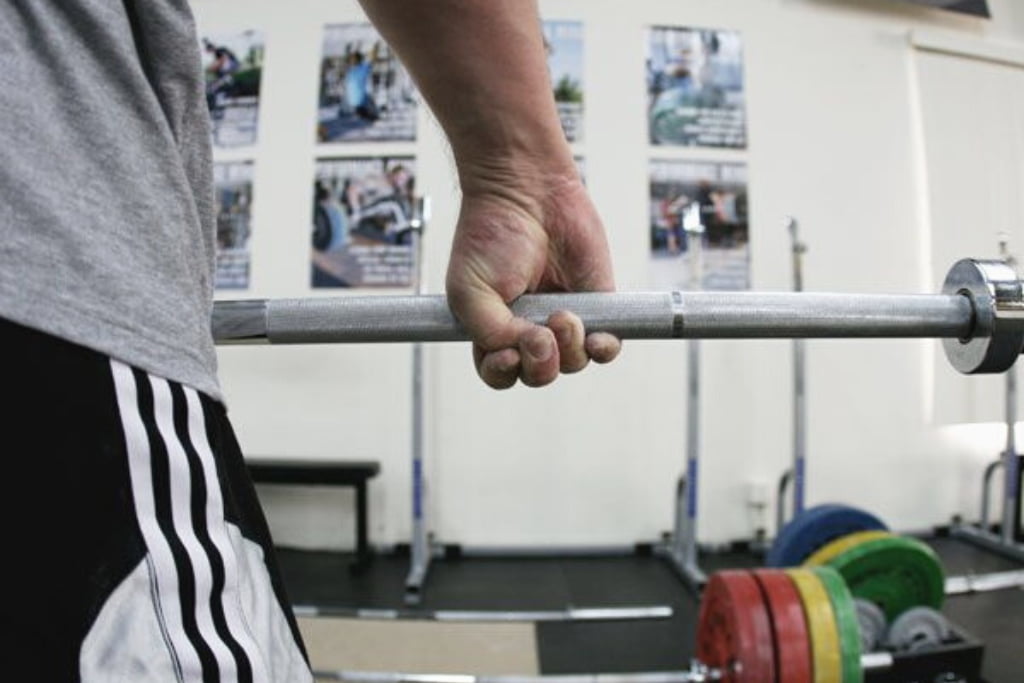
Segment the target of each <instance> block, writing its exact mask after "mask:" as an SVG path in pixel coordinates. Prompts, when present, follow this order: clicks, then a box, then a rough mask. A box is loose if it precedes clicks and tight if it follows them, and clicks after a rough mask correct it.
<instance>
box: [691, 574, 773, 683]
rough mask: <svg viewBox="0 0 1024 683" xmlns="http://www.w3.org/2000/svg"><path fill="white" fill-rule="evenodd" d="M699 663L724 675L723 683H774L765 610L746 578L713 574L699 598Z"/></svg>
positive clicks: (754, 586)
mask: <svg viewBox="0 0 1024 683" xmlns="http://www.w3.org/2000/svg"><path fill="white" fill-rule="evenodd" d="M696 655H697V659H698V660H699V661H700V662H701V663H703V664H705V665H706V666H709V667H711V668H719V669H721V670H722V679H721V680H723V681H726V682H727V683H740V681H764V682H765V683H770V682H771V681H775V680H776V678H775V653H774V648H773V646H772V627H771V622H770V621H769V618H768V608H767V607H766V606H765V602H764V598H763V597H761V588H760V587H759V585H758V583H757V581H756V580H755V579H754V577H753V575H751V574H750V572H747V571H743V570H738V569H737V570H732V569H730V570H724V571H719V572H715V573H714V574H712V575H711V576H710V577H709V578H708V581H707V583H706V584H705V585H704V590H703V591H702V592H701V601H700V615H699V617H698V625H697V652H696Z"/></svg>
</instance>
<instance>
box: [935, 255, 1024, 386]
mask: <svg viewBox="0 0 1024 683" xmlns="http://www.w3.org/2000/svg"><path fill="white" fill-rule="evenodd" d="M942 293H943V294H954V295H955V294H959V295H961V296H965V297H967V298H968V299H969V300H970V302H971V308H972V309H973V317H972V321H971V330H970V334H969V335H968V336H967V337H965V338H962V339H949V338H947V339H943V340H942V346H943V348H944V349H945V351H946V357H947V358H948V359H949V362H950V363H951V364H952V365H953V367H954V368H956V369H957V370H958V371H960V372H962V373H964V374H979V373H998V372H1005V371H1006V370H1009V369H1010V368H1011V367H1013V364H1014V363H1015V362H1016V361H1017V357H1018V356H1020V354H1021V352H1022V350H1024V288H1022V286H1021V281H1020V278H1019V277H1018V275H1017V272H1016V270H1014V268H1013V267H1012V266H1011V265H1009V264H1008V263H1007V262H1006V261H999V260H982V259H961V260H959V261H957V262H956V263H954V264H953V267H952V268H950V270H949V273H948V274H947V275H946V280H945V282H943V284H942Z"/></svg>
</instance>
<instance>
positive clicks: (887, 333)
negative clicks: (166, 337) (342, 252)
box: [212, 259, 1024, 374]
mask: <svg viewBox="0 0 1024 683" xmlns="http://www.w3.org/2000/svg"><path fill="white" fill-rule="evenodd" d="M511 308H512V310H513V311H514V312H515V314H516V315H518V316H521V317H524V318H526V319H528V320H531V321H533V322H536V323H538V324H544V323H545V322H546V321H547V319H548V317H549V316H550V315H551V314H552V313H554V312H555V311H559V310H569V311H572V312H574V313H575V314H577V315H578V316H579V317H580V319H581V320H582V321H583V326H584V328H585V329H586V330H587V331H588V332H610V333H612V334H614V335H616V336H617V337H619V338H620V339H770V338H789V339H796V338H883V337H903V338H915V337H916V338H926V337H933V338H942V339H943V347H944V348H945V351H946V356H947V357H948V358H949V360H950V362H951V363H952V365H953V367H955V368H956V369H957V370H959V371H960V372H962V373H965V374H974V373H995V372H1003V371H1005V370H1008V369H1009V368H1010V367H1011V366H1012V365H1013V364H1014V362H1015V361H1016V359H1017V357H1018V356H1019V355H1020V354H1021V353H1022V351H1024V288H1022V285H1021V280H1020V278H1019V277H1018V275H1017V273H1016V271H1015V270H1014V268H1013V267H1012V266H1010V265H1009V264H1008V263H1007V262H1005V261H999V260H981V259H961V260H960V261H957V262H956V263H955V264H954V265H953V267H952V268H951V269H950V271H949V273H948V274H947V276H946V279H945V281H944V283H943V286H942V293H941V294H847V293H816V292H757V291H747V292H713V291H668V292H614V293H594V292H583V293H566V294H527V295H523V296H521V297H519V298H518V299H516V300H515V301H514V302H512V304H511ZM212 329H213V336H214V340H215V341H216V342H217V343H218V344H241V343H268V344H318V343H367V342H441V341H468V340H469V339H470V337H469V334H468V333H467V332H466V330H465V329H464V328H463V326H462V325H460V324H459V322H458V321H457V320H456V318H455V316H454V315H453V314H452V312H451V310H450V309H449V307H448V303H447V299H446V298H445V296H444V295H382V296H365V295H359V296H343V297H314V298H305V299H250V300H234V301H230V300H229V301H217V302H216V303H215V304H214V308H213V316H212Z"/></svg>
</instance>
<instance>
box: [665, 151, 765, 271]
mask: <svg viewBox="0 0 1024 683" xmlns="http://www.w3.org/2000/svg"><path fill="white" fill-rule="evenodd" d="M691 222H692V223H693V224H695V225H697V224H699V225H700V226H703V233H702V237H701V244H702V246H703V249H702V251H701V254H702V263H703V268H702V270H703V283H702V288H703V289H708V290H743V289H750V234H749V224H748V211H747V167H746V165H744V164H729V163H717V162H700V161H684V160H655V161H651V162H650V235H649V240H650V249H651V260H650V263H651V285H652V287H654V288H655V289H659V290H662V289H691V288H692V283H691V281H690V277H691V273H692V265H691V257H690V246H691V245H690V240H692V239H694V236H692V235H691V234H690V233H689V232H688V231H687V230H686V229H685V228H686V227H687V226H688V225H690V223H691Z"/></svg>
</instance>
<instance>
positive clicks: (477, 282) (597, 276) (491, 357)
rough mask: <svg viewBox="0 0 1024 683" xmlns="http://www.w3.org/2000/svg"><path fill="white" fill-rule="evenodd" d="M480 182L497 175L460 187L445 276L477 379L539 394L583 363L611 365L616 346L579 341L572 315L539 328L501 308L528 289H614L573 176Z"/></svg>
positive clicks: (593, 220) (606, 338)
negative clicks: (465, 332) (470, 340)
mask: <svg viewBox="0 0 1024 683" xmlns="http://www.w3.org/2000/svg"><path fill="white" fill-rule="evenodd" d="M485 175H486V176H492V175H494V174H493V173H487V174H481V175H475V176H473V177H474V179H475V182H473V183H472V186H471V187H469V188H466V187H464V194H463V200H462V209H461V213H460V216H459V222H458V225H457V227H456V231H455V239H454V241H453V244H452V252H451V259H450V261H449V265H448V277H447V294H448V301H449V304H450V306H451V308H452V311H453V312H454V314H455V316H456V317H457V318H458V319H459V320H460V321H461V322H462V324H463V325H465V327H466V329H467V330H468V331H469V332H470V334H471V335H472V337H473V340H474V342H473V358H474V361H475V363H476V368H477V372H478V373H479V375H480V377H481V379H483V381H484V382H486V383H487V384H488V385H489V386H491V387H493V388H495V389H506V388H508V387H511V386H513V385H514V384H515V383H516V381H517V380H519V379H521V380H522V381H523V384H526V385H528V386H534V387H538V386H543V385H545V384H550V383H551V382H553V381H554V380H555V379H556V378H557V377H558V375H559V373H560V372H564V373H572V372H578V371H580V370H582V369H583V368H584V367H586V366H587V364H588V363H589V361H590V360H594V361H595V362H597V363H607V362H609V361H611V360H613V359H614V358H615V357H616V356H617V355H618V353H619V351H620V349H621V342H620V341H619V340H618V339H617V338H616V337H614V336H612V335H611V334H607V333H591V334H588V335H585V334H584V330H583V323H582V322H581V321H580V319H579V318H578V317H577V316H576V315H574V314H573V313H571V312H569V311H560V312H556V313H554V314H553V315H551V317H550V318H549V319H548V321H547V325H546V326H543V325H535V324H533V323H531V322H529V321H527V320H525V319H523V318H516V317H515V316H513V314H512V311H511V310H509V307H508V304H509V303H510V302H512V301H513V300H514V299H516V298H517V297H518V296H519V295H521V294H525V293H527V292H575V291H612V290H613V289H614V280H613V277H612V270H611V259H610V257H609V253H608V244H607V240H606V238H605V233H604V228H603V226H602V224H601V220H600V218H599V217H598V215H597V212H596V211H595V209H594V207H593V204H592V203H591V201H590V198H589V196H588V195H587V192H586V189H585V188H584V187H583V185H582V184H581V183H580V181H579V179H578V178H576V177H575V176H573V177H571V178H555V179H538V178H534V177H532V176H531V175H530V174H524V173H516V174H512V173H510V174H509V175H508V177H505V178H495V179H494V180H489V181H482V180H481V179H482V178H483V177H484V176H485ZM463 177H466V175H465V173H464V174H463ZM531 185H532V186H533V187H529V186H531Z"/></svg>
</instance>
